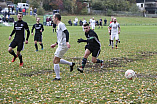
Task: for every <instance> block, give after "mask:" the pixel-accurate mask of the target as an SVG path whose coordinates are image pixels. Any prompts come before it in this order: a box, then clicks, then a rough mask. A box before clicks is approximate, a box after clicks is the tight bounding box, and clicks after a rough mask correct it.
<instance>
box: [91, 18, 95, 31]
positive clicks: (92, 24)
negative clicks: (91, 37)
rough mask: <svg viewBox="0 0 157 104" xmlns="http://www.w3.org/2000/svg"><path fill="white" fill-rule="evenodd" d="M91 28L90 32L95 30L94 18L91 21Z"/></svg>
mask: <svg viewBox="0 0 157 104" xmlns="http://www.w3.org/2000/svg"><path fill="white" fill-rule="evenodd" d="M91 27H92V30H94V29H95V20H94V17H93V18H92V20H91Z"/></svg>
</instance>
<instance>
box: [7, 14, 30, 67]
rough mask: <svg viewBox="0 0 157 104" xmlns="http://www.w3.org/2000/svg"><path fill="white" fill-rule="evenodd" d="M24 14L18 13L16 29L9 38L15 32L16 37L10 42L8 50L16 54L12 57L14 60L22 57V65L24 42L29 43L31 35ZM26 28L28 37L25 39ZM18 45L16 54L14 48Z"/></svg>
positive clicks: (21, 62) (21, 63) (21, 61)
mask: <svg viewBox="0 0 157 104" xmlns="http://www.w3.org/2000/svg"><path fill="white" fill-rule="evenodd" d="M22 18H23V14H22V12H19V13H18V15H17V19H18V21H17V22H15V23H14V29H13V31H12V33H11V35H10V36H9V40H10V39H11V37H12V35H13V34H14V33H15V37H14V39H13V41H12V42H11V43H10V45H9V48H8V52H9V53H10V54H11V55H13V56H14V58H13V59H12V62H14V61H15V59H16V58H17V57H19V59H20V66H23V60H22V55H21V54H20V52H21V50H23V48H24V42H25V44H28V38H29V35H30V31H29V27H28V25H27V23H26V22H24V21H23V20H22ZM25 30H27V38H26V40H25ZM16 46H17V54H15V52H14V50H13V48H15V47H16Z"/></svg>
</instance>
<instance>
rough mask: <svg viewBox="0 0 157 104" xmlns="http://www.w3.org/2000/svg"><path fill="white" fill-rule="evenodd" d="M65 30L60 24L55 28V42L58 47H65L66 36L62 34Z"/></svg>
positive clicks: (63, 25) (62, 24)
mask: <svg viewBox="0 0 157 104" xmlns="http://www.w3.org/2000/svg"><path fill="white" fill-rule="evenodd" d="M66 29H67V28H66V27H65V24H64V23H62V22H60V23H59V24H58V27H57V42H58V46H66V35H65V33H64V32H63V31H64V30H66Z"/></svg>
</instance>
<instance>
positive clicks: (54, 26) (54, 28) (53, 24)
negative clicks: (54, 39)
mask: <svg viewBox="0 0 157 104" xmlns="http://www.w3.org/2000/svg"><path fill="white" fill-rule="evenodd" d="M52 27H53V33H54V31H55V32H56V24H55V23H54V22H53V21H52Z"/></svg>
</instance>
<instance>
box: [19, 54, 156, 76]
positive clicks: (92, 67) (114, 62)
mask: <svg viewBox="0 0 157 104" xmlns="http://www.w3.org/2000/svg"><path fill="white" fill-rule="evenodd" d="M153 55H157V52H149V51H148V52H142V51H139V52H136V54H135V55H131V54H130V55H128V57H129V56H130V57H132V58H127V57H117V58H111V59H110V60H104V67H103V69H101V68H100V64H93V63H92V62H90V61H87V63H86V66H85V72H86V73H92V72H99V73H102V72H107V71H111V72H112V71H114V72H115V71H120V72H125V70H122V69H121V70H118V69H114V70H108V68H113V67H125V65H126V64H127V63H131V62H134V61H141V60H144V59H148V58H151V56H153ZM66 59H67V60H69V59H70V60H71V59H72V61H73V62H75V63H76V67H80V66H79V65H81V60H82V58H80V57H73V58H66ZM50 73H54V70H52V69H43V70H35V71H31V72H29V73H21V74H20V75H21V76H24V77H31V76H33V75H37V76H39V75H42V74H50ZM137 77H145V78H157V75H145V74H137Z"/></svg>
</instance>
